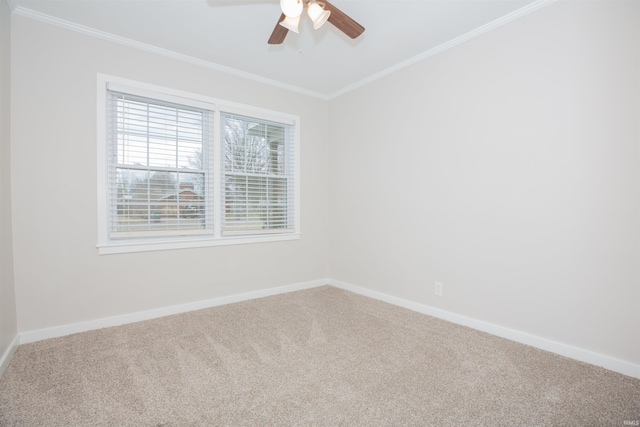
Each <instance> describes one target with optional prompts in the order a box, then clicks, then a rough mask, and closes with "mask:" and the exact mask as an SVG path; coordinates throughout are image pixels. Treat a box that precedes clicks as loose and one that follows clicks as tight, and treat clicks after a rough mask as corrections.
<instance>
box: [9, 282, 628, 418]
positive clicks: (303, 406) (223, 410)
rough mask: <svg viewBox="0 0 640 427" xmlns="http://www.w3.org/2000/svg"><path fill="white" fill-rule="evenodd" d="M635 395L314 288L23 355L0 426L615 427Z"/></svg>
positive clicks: (52, 344) (390, 309) (622, 386)
mask: <svg viewBox="0 0 640 427" xmlns="http://www.w3.org/2000/svg"><path fill="white" fill-rule="evenodd" d="M635 420H640V380H638V379H634V378H631V377H627V376H624V375H620V374H617V373H614V372H611V371H607V370H605V369H602V368H598V367H595V366H591V365H588V364H585V363H581V362H576V361H574V360H570V359H567V358H564V357H562V356H558V355H555V354H552V353H548V352H545V351H542V350H538V349H535V348H532V347H528V346H525V345H521V344H518V343H515V342H512V341H508V340H505V339H502V338H498V337H495V336H492V335H489V334H485V333H482V332H478V331H475V330H472V329H469V328H465V327H462V326H458V325H455V324H452V323H448V322H445V321H442V320H439V319H435V318H432V317H429V316H425V315H422V314H419V313H415V312H412V311H409V310H406V309H403V308H399V307H395V306H392V305H389V304H386V303H383V302H380V301H376V300H372V299H369V298H366V297H362V296H359V295H356V294H353V293H350V292H346V291H343V290H340V289H336V288H332V287H329V286H324V287H320V288H314V289H310V290H305V291H299V292H293V293H289V294H284V295H278V296H272V297H268V298H262V299H257V300H251V301H246V302H241V303H236V304H230V305H226V306H220V307H214V308H210V309H205V310H199V311H194V312H190V313H186V314H179V315H174V316H169V317H164V318H161V319H156V320H150V321H145V322H140V323H135V324H130V325H125V326H119V327H114V328H106V329H102V330H98V331H92V332H85V333H80V334H75V335H70V336H67V337H62V338H56V339H50V340H45V341H40V342H37V343H32V344H25V345H21V346H20V347H19V348H18V350H17V351H16V353H15V355H14V357H13V359H12V361H11V364H10V366H9V367H8V369H7V371H6V373H5V375H4V376H3V378H2V379H1V380H0V425H2V426H214V425H221V426H244V425H254V426H280V425H282V426H292V425H296V426H301V425H302V426H304V425H314V426H315V425H318V426H326V425H329V426H336V425H344V426H360V425H362V426H378V425H380V426H399V425H418V426H429V425H436V426H579V425H583V426H624V425H637V424H629V423H635Z"/></svg>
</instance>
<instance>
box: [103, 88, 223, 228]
mask: <svg viewBox="0 0 640 427" xmlns="http://www.w3.org/2000/svg"><path fill="white" fill-rule="evenodd" d="M107 96H108V120H107V123H108V126H107V138H108V140H109V144H108V147H109V148H108V150H109V152H108V158H109V162H110V165H109V168H108V178H107V180H108V199H109V200H108V205H109V215H108V216H109V218H108V229H109V237H110V238H115V239H117V238H132V237H153V236H167V235H169V236H170V235H191V234H207V233H212V230H213V206H212V196H211V194H212V192H211V187H212V171H211V164H212V161H211V153H210V151H211V147H212V135H213V130H212V125H213V123H212V122H213V112H211V111H208V110H203V109H199V108H193V107H190V106H186V105H179V104H174V103H170V102H164V101H159V100H152V99H148V98H144V97H141V96H136V95H130V94H126V93H120V92H114V91H108V93H107Z"/></svg>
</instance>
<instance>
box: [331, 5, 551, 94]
mask: <svg viewBox="0 0 640 427" xmlns="http://www.w3.org/2000/svg"><path fill="white" fill-rule="evenodd" d="M556 1H558V0H536V1H535V2H533V3H530V4H528V5H527V6H524V7H522V8H520V9H518V10H515V11H513V12H511V13H508V14H507V15H504V16H502V17H501V18H498V19H496V20H494V21H491V22H489V23H488V24H485V25H482V26H481V27H478V28H476V29H475V30H472V31H469V32H468V33H466V34H463V35H461V36H458V37H456V38H454V39H452V40H449V41H448V42H446V43H443V44H441V45H438V46H436V47H434V48H432V49H429V50H427V51H425V52H422V53H421V54H419V55H416V56H414V57H412V58H409V59H407V60H405V61H402V62H400V63H398V64H396V65H394V66H392V67H389V68H387V69H385V70H382V71H380V72H379V73H375V74H372V75H371V76H369V77H366V78H364V79H362V80H360V81H358V82H356V83H354V84H352V85H349V86H346V87H344V88H342V89H340V90H338V91H336V92H333V93H332V94H330V95H328V98H329V99H334V98H337V97H339V96H341V95H344V94H346V93H348V92H351V91H352V90H355V89H357V88H359V87H362V86H365V85H367V84H369V83H371V82H374V81H376V80H378V79H381V78H383V77H386V76H388V75H390V74H393V73H395V72H396V71H400V70H402V69H403V68H407V67H409V66H411V65H414V64H416V63H418V62H422V61H424V60H426V59H427V58H430V57H432V56H434V55H437V54H439V53H441V52H444V51H445V50H449V49H451V48H453V47H455V46H457V45H459V44H461V43H464V42H466V41H468V40H471V39H474V38H476V37H478V36H480V35H482V34H484V33H486V32H488V31H491V30H494V29H496V28H498V27H501V26H503V25H505V24H507V23H509V22H512V21H515V20H516V19H519V18H522V17H523V16H525V15H528V14H530V13H532V12H534V11H536V10H538V9H541V8H543V7H545V6H548V5H550V4H552V3H555V2H556Z"/></svg>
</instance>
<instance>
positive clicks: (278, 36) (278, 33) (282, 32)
mask: <svg viewBox="0 0 640 427" xmlns="http://www.w3.org/2000/svg"><path fill="white" fill-rule="evenodd" d="M284 18H286V17H285V16H284V13H283V14H282V15H280V19H278V23H277V24H276V27H275V28H274V29H273V32H272V33H271V37H269V42H268V43H269V44H281V43H282V42H283V41H284V38H285V37H286V36H287V33H288V32H289V30H288V29H286V28H285V27H283V26H282V25H280V23H281V22H282V21H284Z"/></svg>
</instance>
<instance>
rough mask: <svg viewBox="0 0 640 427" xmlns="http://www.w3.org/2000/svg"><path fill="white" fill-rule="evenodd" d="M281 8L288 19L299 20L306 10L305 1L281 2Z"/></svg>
mask: <svg viewBox="0 0 640 427" xmlns="http://www.w3.org/2000/svg"><path fill="white" fill-rule="evenodd" d="M280 8H281V9H282V13H284V14H285V15H286V16H287V18H297V17H299V16H300V15H302V11H303V10H304V0H280ZM296 32H297V31H296Z"/></svg>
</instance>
